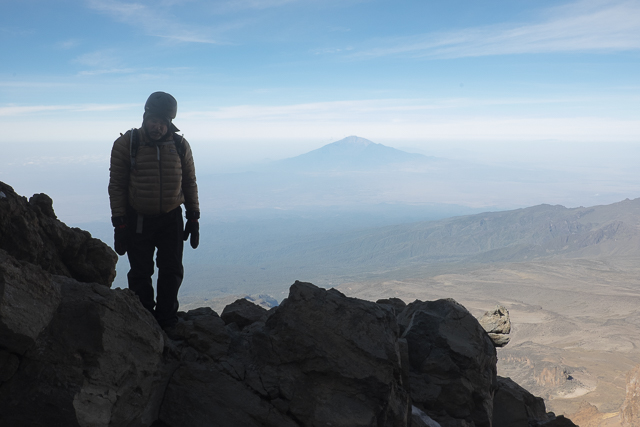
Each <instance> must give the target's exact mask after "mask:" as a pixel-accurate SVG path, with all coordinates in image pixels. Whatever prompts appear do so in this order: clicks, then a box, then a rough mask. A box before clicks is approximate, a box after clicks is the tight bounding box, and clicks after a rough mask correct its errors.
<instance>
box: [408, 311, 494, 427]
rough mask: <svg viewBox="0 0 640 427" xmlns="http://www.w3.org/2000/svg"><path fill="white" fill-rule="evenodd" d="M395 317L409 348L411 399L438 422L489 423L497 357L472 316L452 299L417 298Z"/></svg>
mask: <svg viewBox="0 0 640 427" xmlns="http://www.w3.org/2000/svg"><path fill="white" fill-rule="evenodd" d="M398 323H399V324H400V325H401V326H402V328H403V329H404V334H403V335H402V337H403V338H405V339H406V340H407V343H408V348H409V362H410V368H411V369H410V388H411V397H412V399H413V404H414V405H415V406H417V407H418V408H419V409H421V410H423V411H424V412H425V413H427V414H428V415H429V416H430V417H431V418H433V419H434V420H436V421H438V422H439V423H440V424H442V425H457V424H456V422H457V421H456V420H459V421H460V422H465V423H466V424H467V425H475V426H490V425H491V420H492V414H493V393H494V390H495V387H496V362H497V357H496V350H495V348H494V346H493V343H492V342H491V340H490V339H489V337H488V336H487V334H486V333H485V332H484V330H483V329H482V327H481V326H480V324H479V323H478V321H477V320H476V319H475V317H473V316H472V315H471V313H469V312H468V311H467V309H466V308H464V307H463V306H462V305H460V304H458V303H457V302H455V301H454V300H452V299H444V300H438V301H426V302H422V301H415V302H413V303H411V304H409V305H408V306H407V307H406V308H405V310H404V311H403V312H402V313H400V315H399V316H398Z"/></svg>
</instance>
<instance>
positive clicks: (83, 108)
mask: <svg viewBox="0 0 640 427" xmlns="http://www.w3.org/2000/svg"><path fill="white" fill-rule="evenodd" d="M132 107H139V105H138V104H74V105H28V106H17V105H9V106H5V107H0V117H3V116H27V115H35V114H40V113H50V112H100V111H118V110H127V109H130V108H132Z"/></svg>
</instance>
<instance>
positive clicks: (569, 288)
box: [339, 258, 640, 426]
mask: <svg viewBox="0 0 640 427" xmlns="http://www.w3.org/2000/svg"><path fill="white" fill-rule="evenodd" d="M639 273H640V269H639V268H638V265H637V259H634V258H619V259H598V260H588V259H569V260H547V261H544V262H518V263H508V264H501V265H499V264H493V265H487V266H482V267H478V268H470V269H465V270H461V271H458V272H455V273H454V272H451V273H444V274H437V275H433V276H429V275H425V276H423V277H420V278H415V279H405V280H401V281H392V280H389V281H380V282H354V283H348V284H345V285H342V286H340V287H339V289H340V290H341V291H343V292H345V293H346V294H347V295H349V296H357V297H359V298H363V299H371V300H375V299H376V298H378V296H379V295H395V296H396V297H398V298H401V299H403V300H404V301H406V302H410V301H413V300H414V299H421V300H435V299H439V298H454V299H455V300H457V301H458V302H460V303H461V304H463V305H464V306H465V307H467V308H468V309H469V310H470V311H471V312H472V313H473V314H474V315H476V317H480V316H481V315H482V314H483V313H484V312H485V311H486V310H489V309H491V308H493V307H494V306H495V305H496V304H497V303H500V304H502V305H504V306H505V307H507V309H508V310H509V313H510V317H511V322H512V331H511V342H510V343H509V344H508V345H507V346H506V347H504V348H502V349H499V350H498V358H499V359H498V374H499V375H501V376H504V377H511V378H513V379H514V380H515V381H516V382H517V383H518V384H520V385H522V386H523V387H525V388H526V389H528V390H529V391H531V392H532V393H533V394H535V395H538V396H541V397H543V398H544V399H545V402H546V404H547V408H548V409H549V410H551V411H554V412H555V413H556V414H564V415H568V416H569V417H570V418H571V419H572V420H574V422H576V424H578V425H581V426H585V425H588V426H591V425H593V426H618V425H621V424H620V419H619V410H620V407H621V405H622V404H623V402H624V400H625V386H626V375H627V373H628V372H629V371H630V370H631V369H633V367H634V366H636V365H637V364H639V363H640V350H639V348H638V346H637V345H636V343H638V342H640V274H639ZM578 412H579V414H578V415H579V416H578V417H576V415H575V414H576V413H578ZM577 420H581V421H582V422H578V421H577ZM587 420H589V421H588V423H587Z"/></svg>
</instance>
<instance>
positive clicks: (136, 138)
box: [129, 128, 185, 170]
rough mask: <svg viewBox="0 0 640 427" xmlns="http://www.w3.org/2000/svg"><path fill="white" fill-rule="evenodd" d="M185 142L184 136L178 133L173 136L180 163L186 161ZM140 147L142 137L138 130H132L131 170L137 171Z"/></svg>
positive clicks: (130, 142)
mask: <svg viewBox="0 0 640 427" xmlns="http://www.w3.org/2000/svg"><path fill="white" fill-rule="evenodd" d="M183 140H184V135H178V134H176V133H174V134H173V143H174V144H175V146H176V151H177V152H178V156H179V157H180V161H181V162H182V161H183V160H184V155H185V149H184V144H183V143H182V141H183ZM139 147H140V135H138V130H137V129H135V128H132V129H131V140H130V141H129V153H130V155H131V170H135V169H136V156H137V155H138V148H139Z"/></svg>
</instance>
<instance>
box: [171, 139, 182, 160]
mask: <svg viewBox="0 0 640 427" xmlns="http://www.w3.org/2000/svg"><path fill="white" fill-rule="evenodd" d="M182 141H184V135H178V134H177V133H174V134H173V142H174V144H175V145H176V151H177V152H178V156H180V161H182V160H184V155H185V149H184V144H183V143H182Z"/></svg>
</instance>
